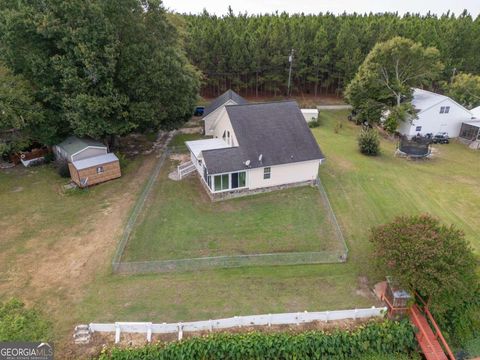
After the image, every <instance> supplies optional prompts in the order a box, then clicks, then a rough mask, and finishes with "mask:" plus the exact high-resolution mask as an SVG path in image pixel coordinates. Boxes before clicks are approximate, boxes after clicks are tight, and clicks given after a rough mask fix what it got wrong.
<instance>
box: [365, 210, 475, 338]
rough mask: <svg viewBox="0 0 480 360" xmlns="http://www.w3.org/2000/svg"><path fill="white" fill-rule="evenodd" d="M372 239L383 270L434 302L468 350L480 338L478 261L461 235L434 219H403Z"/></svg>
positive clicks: (451, 332) (448, 330)
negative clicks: (468, 343)
mask: <svg viewBox="0 0 480 360" xmlns="http://www.w3.org/2000/svg"><path fill="white" fill-rule="evenodd" d="M370 240H371V242H372V243H373V247H374V256H375V260H376V263H377V265H378V266H379V268H380V269H381V270H382V271H383V272H384V273H385V274H390V275H393V276H394V277H395V279H396V280H397V281H399V283H400V285H401V286H402V287H404V288H407V289H409V290H412V291H417V292H418V293H419V294H420V295H422V296H423V297H425V298H426V299H428V300H430V301H429V302H430V305H429V306H430V310H431V311H432V313H433V315H434V316H435V319H436V321H437V322H438V324H439V326H440V327H441V329H442V331H445V332H446V333H447V334H448V335H449V336H448V339H447V340H448V341H450V342H451V343H453V344H457V345H462V344H464V343H465V342H467V341H469V340H471V339H472V338H473V337H475V336H479V335H480V284H479V279H478V276H477V274H476V273H475V269H476V267H477V263H476V261H477V260H476V258H475V255H474V253H473V250H472V249H471V247H470V245H469V243H468V241H467V240H466V239H465V237H464V234H463V232H462V231H461V230H459V229H457V228H456V227H455V226H453V225H451V226H446V225H443V224H441V223H440V222H439V220H438V219H436V218H434V217H432V216H430V215H428V214H426V215H417V216H401V217H397V218H395V219H394V220H393V221H392V222H391V223H389V224H386V225H382V226H379V227H377V228H374V229H372V233H371V237H370Z"/></svg>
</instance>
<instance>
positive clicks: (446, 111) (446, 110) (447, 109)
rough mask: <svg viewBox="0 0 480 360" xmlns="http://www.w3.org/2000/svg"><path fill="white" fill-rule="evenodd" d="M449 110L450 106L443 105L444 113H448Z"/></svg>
mask: <svg viewBox="0 0 480 360" xmlns="http://www.w3.org/2000/svg"><path fill="white" fill-rule="evenodd" d="M449 112H450V106H445V114H448V113H449Z"/></svg>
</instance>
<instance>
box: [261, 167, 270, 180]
mask: <svg viewBox="0 0 480 360" xmlns="http://www.w3.org/2000/svg"><path fill="white" fill-rule="evenodd" d="M267 169H268V171H267ZM267 175H268V177H265V176H267ZM271 178H272V167H271V166H266V167H264V168H263V180H270V179H271Z"/></svg>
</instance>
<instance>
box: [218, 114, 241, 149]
mask: <svg viewBox="0 0 480 360" xmlns="http://www.w3.org/2000/svg"><path fill="white" fill-rule="evenodd" d="M225 131H229V132H230V143H229V142H228V141H227V139H225V142H227V144H229V145H230V146H238V141H237V137H236V136H235V132H234V131H233V126H232V123H231V122H230V118H229V117H228V113H227V111H226V110H225V108H223V112H222V113H221V115H220V116H219V118H218V122H217V124H216V126H215V131H213V132H212V134H211V135H212V136H213V137H216V138H219V139H222V137H223V133H224V132H225Z"/></svg>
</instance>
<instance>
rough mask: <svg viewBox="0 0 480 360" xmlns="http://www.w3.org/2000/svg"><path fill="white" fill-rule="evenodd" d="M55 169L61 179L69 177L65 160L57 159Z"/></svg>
mask: <svg viewBox="0 0 480 360" xmlns="http://www.w3.org/2000/svg"><path fill="white" fill-rule="evenodd" d="M55 168H56V169H57V172H58V175H60V176H61V177H63V178H69V177H70V169H69V168H68V163H67V161H66V160H63V159H59V160H56V161H55Z"/></svg>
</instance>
